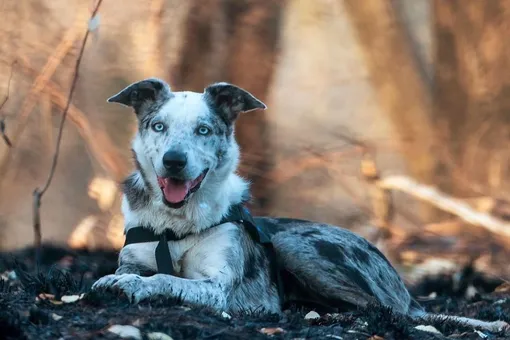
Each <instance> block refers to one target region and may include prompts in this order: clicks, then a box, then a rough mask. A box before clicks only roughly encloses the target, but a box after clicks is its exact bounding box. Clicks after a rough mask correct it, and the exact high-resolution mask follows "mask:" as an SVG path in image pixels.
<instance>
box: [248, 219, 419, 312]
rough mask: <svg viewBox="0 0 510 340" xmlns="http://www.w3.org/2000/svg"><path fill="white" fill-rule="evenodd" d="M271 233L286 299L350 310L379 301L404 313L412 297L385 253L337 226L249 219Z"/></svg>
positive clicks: (281, 220)
mask: <svg viewBox="0 0 510 340" xmlns="http://www.w3.org/2000/svg"><path fill="white" fill-rule="evenodd" d="M255 220H256V222H257V225H258V226H259V228H261V229H262V230H264V231H265V232H266V233H267V234H269V235H271V237H272V243H273V245H274V248H275V251H276V254H277V261H278V262H279V265H280V267H281V269H282V271H283V272H282V277H283V279H284V281H285V287H286V289H287V291H286V293H287V298H288V299H289V300H290V302H292V301H296V302H298V303H300V302H307V301H313V302H314V303H317V304H319V305H321V306H326V307H331V308H338V309H350V308H351V307H353V306H365V305H367V304H368V303H370V302H380V303H383V304H385V305H387V306H390V307H392V308H393V309H394V310H395V311H398V312H401V313H404V314H406V313H408V312H409V308H410V306H411V304H412V299H411V297H410V295H409V293H408V291H407V289H406V287H405V285H404V283H403V281H402V280H401V278H400V276H399V275H398V273H397V272H396V271H395V269H394V268H393V266H392V265H391V264H390V262H389V261H388V260H387V259H386V257H385V256H384V255H383V254H382V253H381V252H380V251H379V250H378V249H377V248H376V247H374V246H373V245H372V244H370V243H369V242H368V241H367V240H365V239H364V238H362V237H360V236H358V235H356V234H354V233H352V232H350V231H348V230H346V229H343V228H340V227H336V226H332V225H327V224H318V223H314V222H311V221H304V220H298V219H288V218H264V217H259V218H256V219H255Z"/></svg>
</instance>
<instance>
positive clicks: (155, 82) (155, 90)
mask: <svg viewBox="0 0 510 340" xmlns="http://www.w3.org/2000/svg"><path fill="white" fill-rule="evenodd" d="M171 97H172V91H171V89H170V86H169V85H168V84H167V83H165V82H164V81H163V80H161V79H158V78H147V79H144V80H141V81H139V82H136V83H133V84H131V85H129V86H127V87H126V88H124V89H123V90H122V91H120V92H119V93H117V94H116V95H114V96H111V97H110V98H108V99H107V102H109V103H118V104H121V105H125V106H129V107H132V108H133V109H134V110H135V112H136V114H137V115H140V114H141V113H142V112H143V110H144V109H145V108H146V107H147V105H150V104H151V103H155V102H159V101H166V100H168V99H170V98H171Z"/></svg>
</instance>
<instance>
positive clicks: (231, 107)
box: [204, 83, 267, 123]
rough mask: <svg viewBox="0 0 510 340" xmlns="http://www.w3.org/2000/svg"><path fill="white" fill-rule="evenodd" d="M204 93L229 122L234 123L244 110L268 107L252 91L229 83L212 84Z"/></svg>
mask: <svg viewBox="0 0 510 340" xmlns="http://www.w3.org/2000/svg"><path fill="white" fill-rule="evenodd" d="M204 94H205V96H206V98H207V100H208V101H209V102H210V103H211V104H212V105H213V106H214V107H216V108H217V109H218V110H219V113H220V114H222V115H223V118H224V119H225V120H226V121H227V122H229V123H233V122H234V121H235V120H236V118H237V116H238V115H239V114H240V113H242V112H248V111H253V110H257V109H263V110H265V109H266V108H267V106H266V104H264V103H263V102H262V101H260V100H258V99H257V98H255V96H254V95H252V94H251V93H250V92H248V91H246V90H244V89H242V88H240V87H238V86H235V85H232V84H229V83H215V84H211V85H209V86H208V87H206V88H205V90H204Z"/></svg>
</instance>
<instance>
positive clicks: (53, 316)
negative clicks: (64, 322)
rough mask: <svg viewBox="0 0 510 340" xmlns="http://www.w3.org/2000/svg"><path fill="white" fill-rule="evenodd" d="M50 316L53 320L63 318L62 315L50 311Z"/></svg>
mask: <svg viewBox="0 0 510 340" xmlns="http://www.w3.org/2000/svg"><path fill="white" fill-rule="evenodd" d="M51 318H52V319H53V320H55V321H58V320H60V319H62V318H63V316H61V315H58V314H55V313H51Z"/></svg>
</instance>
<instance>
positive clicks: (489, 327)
mask: <svg viewBox="0 0 510 340" xmlns="http://www.w3.org/2000/svg"><path fill="white" fill-rule="evenodd" d="M409 316H410V317H411V318H412V319H414V320H417V321H419V320H422V321H423V322H424V323H428V324H431V323H432V324H433V323H437V322H445V321H451V322H454V323H458V324H463V325H466V326H469V327H473V328H477V329H483V330H486V331H489V332H492V333H498V332H501V331H510V325H509V324H508V323H506V322H505V321H502V320H498V321H483V320H478V319H472V318H467V317H463V316H456V315H447V314H438V313H428V312H426V311H425V310H424V309H423V307H421V306H420V305H419V304H418V302H416V301H415V300H414V299H413V300H412V302H411V306H410V308H409Z"/></svg>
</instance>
